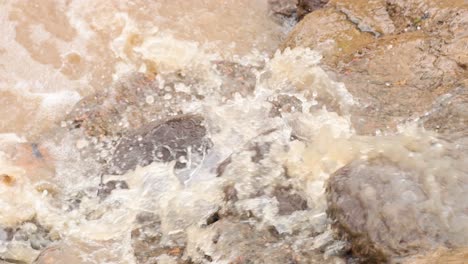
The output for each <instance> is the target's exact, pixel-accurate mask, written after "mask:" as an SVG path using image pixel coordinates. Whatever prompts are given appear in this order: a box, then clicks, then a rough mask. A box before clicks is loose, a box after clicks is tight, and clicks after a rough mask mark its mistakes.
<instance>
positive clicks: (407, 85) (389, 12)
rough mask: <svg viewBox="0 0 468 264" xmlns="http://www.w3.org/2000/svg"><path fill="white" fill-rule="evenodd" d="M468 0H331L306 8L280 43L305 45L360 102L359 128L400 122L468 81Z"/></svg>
mask: <svg viewBox="0 0 468 264" xmlns="http://www.w3.org/2000/svg"><path fill="white" fill-rule="evenodd" d="M467 16H468V4H467V3H466V1H429V0H411V1H398V0H387V1H385V0H372V1H360V0H359V1H351V0H332V1H330V2H329V3H328V4H327V5H326V6H325V7H324V8H322V9H319V10H316V11H314V12H312V13H310V14H308V15H307V16H306V17H305V18H304V19H303V20H302V21H301V22H299V23H298V24H297V25H296V27H295V28H294V29H293V30H292V31H291V33H290V34H289V36H288V37H287V38H286V40H285V42H284V43H283V48H286V47H290V48H294V47H308V48H312V49H315V50H318V51H320V52H321V53H322V55H323V60H322V64H323V67H324V68H325V69H327V70H328V71H329V72H331V73H332V76H335V78H336V79H337V80H338V81H340V82H343V83H344V84H345V85H346V88H347V89H348V90H349V92H350V93H351V94H352V95H353V97H354V98H355V100H356V101H357V102H358V104H356V105H355V107H354V108H353V109H352V111H351V114H352V116H351V119H352V123H353V125H354V128H355V129H356V131H357V132H358V133H360V134H374V133H375V132H376V131H377V130H381V131H382V130H395V128H396V126H397V124H399V123H402V122H404V121H407V120H411V119H418V118H419V117H421V116H423V115H425V114H426V112H428V111H430V110H431V109H432V107H433V105H434V104H435V103H436V102H437V100H438V99H440V98H441V97H444V96H446V95H447V94H450V93H452V92H455V89H457V88H458V87H460V86H461V84H462V83H463V82H466V81H465V80H466V79H467V76H468V70H467V66H466V65H467V55H466V54H467V53H466V47H464V46H463V44H462V43H466V42H467V41H468V39H467V33H468V22H467V21H466V17H467Z"/></svg>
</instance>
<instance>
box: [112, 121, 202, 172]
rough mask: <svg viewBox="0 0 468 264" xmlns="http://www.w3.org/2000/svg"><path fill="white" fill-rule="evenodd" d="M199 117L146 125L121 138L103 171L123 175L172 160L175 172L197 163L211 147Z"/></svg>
mask: <svg viewBox="0 0 468 264" xmlns="http://www.w3.org/2000/svg"><path fill="white" fill-rule="evenodd" d="M202 122H203V118H202V117H201V116H197V115H181V116H176V117H173V118H170V119H167V120H165V121H156V122H152V123H149V124H147V125H145V126H143V127H141V128H140V129H138V130H136V131H134V132H133V133H131V134H130V135H128V136H125V137H123V138H122V140H121V141H120V143H119V144H118V145H117V148H116V150H115V152H114V154H113V156H112V159H111V160H110V162H109V166H108V168H107V171H106V172H107V173H109V174H123V173H125V172H126V171H128V170H133V169H135V168H136V166H146V165H148V164H150V163H151V162H153V161H159V162H170V161H173V160H175V161H176V165H175V167H176V168H178V169H181V168H185V167H189V166H192V165H195V164H197V163H198V162H200V160H201V159H202V158H203V156H204V155H205V154H206V152H207V151H208V150H209V148H210V147H211V142H210V140H209V139H208V137H207V131H206V128H205V127H204V125H203V123H202Z"/></svg>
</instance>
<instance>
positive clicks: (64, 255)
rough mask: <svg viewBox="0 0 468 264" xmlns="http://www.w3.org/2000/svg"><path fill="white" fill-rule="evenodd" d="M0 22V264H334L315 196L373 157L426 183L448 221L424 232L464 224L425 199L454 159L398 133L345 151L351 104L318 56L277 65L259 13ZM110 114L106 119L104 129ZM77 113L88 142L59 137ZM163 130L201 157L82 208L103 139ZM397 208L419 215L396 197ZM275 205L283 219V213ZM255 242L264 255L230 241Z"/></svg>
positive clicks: (48, 7) (131, 13) (270, 26)
mask: <svg viewBox="0 0 468 264" xmlns="http://www.w3.org/2000/svg"><path fill="white" fill-rule="evenodd" d="M0 5H1V8H0V34H1V35H2V39H1V40H0V77H1V78H0V177H1V178H0V208H1V210H0V263H3V262H6V263H10V262H11V263H70V264H71V263H190V262H189V260H190V261H192V263H210V262H214V263H259V262H258V261H255V260H251V261H253V262H242V261H244V260H242V256H244V258H249V255H248V254H253V253H252V252H251V251H252V250H253V251H256V250H258V251H259V252H260V251H261V252H263V253H262V254H263V255H262V258H263V259H264V260H262V261H265V262H264V263H276V262H272V261H269V260H268V259H269V257H271V256H269V255H274V254H273V253H274V252H278V251H281V250H283V249H282V248H284V247H286V246H287V247H288V250H290V251H291V252H293V253H291V254H293V255H294V254H295V253H297V256H296V257H295V260H296V261H298V262H297V263H309V262H307V259H308V258H309V259H311V258H316V259H317V261H319V262H317V263H343V261H344V260H343V259H342V258H341V256H340V253H339V252H340V250H343V249H341V247H344V245H343V242H342V241H339V240H334V239H333V238H332V236H331V233H330V230H329V220H328V219H327V216H326V213H325V210H326V200H325V195H324V192H325V187H324V186H325V185H324V183H325V182H326V180H327V178H328V177H329V176H330V175H331V174H332V173H334V172H335V171H336V170H337V169H339V168H341V167H342V166H344V165H346V164H348V163H349V162H350V161H352V160H354V159H357V158H363V157H377V156H384V157H386V158H388V159H391V160H392V161H394V162H398V163H399V164H401V166H403V167H405V168H407V169H409V170H413V171H417V172H418V173H422V174H424V175H430V176H427V178H428V179H427V180H424V182H425V184H426V185H425V186H424V190H425V191H426V192H427V193H429V194H430V197H431V198H430V199H429V201H430V202H428V203H430V205H427V206H428V208H439V207H440V203H442V201H443V202H444V203H452V204H454V205H456V204H457V203H458V204H459V206H454V208H453V210H454V211H455V213H454V212H445V214H444V215H443V216H441V217H442V218H443V219H444V221H445V223H446V225H447V226H448V230H449V231H447V232H449V233H450V234H449V235H450V236H453V237H454V239H455V240H456V239H459V240H460V241H463V239H465V238H464V237H463V236H462V235H461V234H463V233H464V231H465V232H466V231H467V230H468V226H467V223H468V219H465V218H463V217H454V215H457V214H456V212H457V210H464V209H463V208H465V207H464V206H466V203H467V202H466V201H464V200H463V199H461V197H462V195H461V194H460V196H457V197H458V199H460V200H457V199H452V200H451V198H447V199H446V198H445V197H442V196H443V195H441V194H440V192H439V191H440V190H439V187H438V185H437V183H438V182H441V181H443V182H444V184H445V185H444V186H446V187H447V186H448V187H447V188H452V189H451V190H453V192H457V191H460V189H459V188H458V187H457V179H464V178H463V177H465V178H466V174H467V163H466V162H464V161H466V158H465V157H464V156H462V157H460V155H459V150H458V149H459V148H460V145H459V143H453V142H448V141H443V140H440V139H438V138H437V137H436V135H435V134H434V133H432V132H426V131H423V130H421V129H420V128H418V127H417V126H416V125H415V124H411V123H409V124H401V126H400V127H399V132H398V133H397V134H388V135H386V134H382V133H381V134H377V135H376V136H362V135H357V134H356V133H355V130H354V128H353V126H352V124H351V122H350V115H351V113H350V109H351V107H353V106H354V105H355V104H357V102H356V100H354V98H353V96H352V95H351V94H350V93H349V92H348V91H347V89H346V87H345V86H344V85H343V84H342V83H338V82H335V81H333V80H332V79H331V78H330V77H329V75H328V74H327V72H326V71H324V70H323V69H322V68H321V67H320V66H319V63H320V59H321V56H320V54H319V53H317V52H315V51H313V50H309V49H303V48H295V49H286V50H284V51H282V52H281V51H279V50H277V48H278V46H279V44H280V43H281V40H282V39H283V38H284V37H285V35H286V34H287V32H288V30H289V29H290V25H287V24H285V25H279V24H278V23H276V22H275V21H273V19H272V18H271V17H270V16H269V15H268V6H267V3H266V1H263V0H253V1H252V0H241V1H239V0H237V1H234V0H222V1H219V0H204V1H183V0H170V1H169V0H161V1H144V0H133V1H109V0H103V1H82V0H79V1H78V0H77V1H75V0H72V1H65V0H64V1H61V0H57V1H52V0H30V1H16V0H11V1H0ZM233 76H234V77H233ZM139 83H145V85H147V86H144V87H148V88H147V89H146V90H139V88H138V87H139V86H138V85H139ZM119 85H120V86H119ZM119 87H120V88H119ZM122 87H123V88H122ZM119 89H120V90H119ZM95 94H98V95H97V96H95ZM132 96H133V97H132ZM122 97H125V98H124V99H122V100H124V101H125V100H127V101H125V102H127V103H128V104H127V105H124V106H123V107H122V108H119V109H121V111H120V110H119V111H120V112H119V113H118V114H116V115H117V117H116V119H113V118H114V117H113V116H112V114H109V115H106V114H108V113H107V112H106V111H107V109H110V108H111V107H113V106H115V105H117V104H122V100H121V98H122ZM83 98H94V99H95V100H96V101H95V102H93V99H89V100H88V101H90V102H88V103H85V106H84V108H86V110H87V111H88V110H89V111H94V110H93V109H94V108H98V109H100V110H96V111H99V113H104V114H103V116H104V118H103V119H102V120H100V121H99V120H98V121H96V120H94V121H90V122H101V123H99V124H98V126H101V125H102V127H104V128H103V130H105V133H101V134H100V133H99V132H96V131H97V130H93V129H95V127H93V124H91V123H90V124H87V123H86V121H85V123H84V125H83V126H82V127H81V128H77V129H71V128H70V127H73V125H74V123H73V122H74V121H76V116H73V114H71V115H70V114H69V113H70V111H72V109H75V110H76V109H77V108H76V107H75V108H74V106H75V104H76V103H77V102H79V101H80V100H81V99H83ZM96 98H97V99H96ZM85 100H86V99H85ZM119 100H120V101H119ZM82 107H83V106H82ZM99 107H101V108H99ZM78 108H79V107H78ZM90 109H91V110H90ZM79 110H80V109H78V110H76V111H78V112H79ZM180 113H183V114H190V115H196V116H200V117H202V120H203V121H202V125H203V127H204V128H206V131H205V130H203V131H204V132H203V133H204V134H206V135H203V136H204V139H203V142H204V143H203V144H202V145H203V146H202V147H203V148H204V149H203V150H193V149H190V148H195V146H189V149H188V150H187V151H186V152H184V153H185V156H181V157H180V156H177V157H176V159H172V160H168V161H170V162H152V163H151V164H144V165H145V166H138V167H137V168H136V169H135V170H133V169H129V170H128V171H127V170H125V171H120V173H118V175H111V174H115V173H107V172H109V170H107V171H106V170H104V172H105V173H104V175H103V182H104V183H109V182H111V181H113V183H114V184H115V183H117V184H123V185H125V186H124V187H122V186H121V187H122V188H121V189H119V188H117V189H115V190H108V193H107V194H106V196H105V197H103V196H98V195H97V193H98V191H99V190H98V189H99V186H100V185H99V184H100V183H101V172H102V170H103V167H105V166H109V164H110V163H112V162H113V166H117V167H120V164H115V163H116V161H115V160H112V159H113V158H114V157H113V155H120V154H119V152H115V148H116V144H118V142H120V140H121V139H120V136H121V135H122V134H125V133H127V131H133V130H134V129H137V128H139V127H142V126H143V125H144V124H146V123H148V122H153V121H157V120H159V119H161V120H166V119H167V118H168V117H171V116H176V115H178V114H180ZM73 118H75V119H73ZM87 129H88V130H87ZM137 140H142V139H141V138H138V139H137ZM143 140H144V139H143ZM206 142H207V143H206ZM205 143H206V144H205ZM457 144H458V145H457ZM198 147H199V146H198ZM131 150H132V149H131V148H127V149H124V150H123V152H127V151H128V152H130V151H131ZM132 153H133V152H132ZM159 154H160V155H161V157H162V156H163V155H164V153H156V156H157V155H159ZM192 154H193V157H192ZM131 155H133V154H131ZM124 157H125V156H124ZM103 162H107V165H103ZM117 162H118V163H122V162H126V161H125V160H117ZM179 162H180V163H182V164H188V165H184V166H182V168H178V164H179ZM140 165H142V164H140ZM123 167H125V166H123ZM446 175H451V176H452V178H445V176H446ZM442 179H443V180H442ZM452 179H453V180H452ZM460 181H462V180H460ZM462 182H463V181H462ZM395 184H397V183H395ZM402 186H403V187H402ZM404 186H405V183H398V184H397V187H398V188H400V189H401V188H405V187H404ZM461 190H463V189H461ZM101 191H102V190H101ZM289 192H291V193H289ZM282 193H287V195H286V194H285V196H286V198H284V199H282V198H281V197H282ZM362 195H363V196H369V197H370V196H372V195H375V193H372V190H367V191H366V190H364V191H363V194H362ZM394 195H395V196H398V195H400V193H399V191H398V190H395V194H394ZM403 195H407V196H408V199H409V200H411V199H413V200H414V201H416V200H417V199H418V194H417V193H413V192H411V188H409V189H408V191H407V192H405V193H403ZM234 196H235V199H234ZM288 199H290V200H291V199H292V200H294V199H296V200H295V201H294V203H295V204H294V205H292V207H295V209H294V210H291V209H290V208H288V207H287V206H286V207H285V208H286V209H285V208H282V206H283V204H284V203H287V202H288V201H285V200H288ZM298 204H300V206H299V208H297V206H298ZM394 209H395V207H392V206H390V205H389V206H388V208H386V210H388V212H389V214H392V213H395V215H398V212H393V211H392V210H394ZM230 210H232V211H236V212H237V213H238V214H239V215H240V216H238V220H232V219H236V216H231V215H230V214H232V213H230ZM285 211H286V212H285ZM244 213H245V214H246V215H247V216H244V215H243V214H244ZM249 215H250V216H251V215H254V217H253V218H251V217H250V216H249ZM461 215H463V214H461ZM213 217H214V218H216V219H215V220H212V219H213ZM230 217H232V218H230ZM218 218H221V220H219V219H218ZM207 219H208V220H207ZM210 219H211V220H210ZM225 219H231V220H229V221H231V222H230V223H229V224H228V223H225V222H223V221H227V220H225ZM239 219H240V220H239ZM236 221H237V222H236ZM212 222H215V223H216V225H217V226H216V225H212ZM246 223H248V224H250V227H249V228H251V227H252V226H253V227H254V228H253V229H251V230H254V231H244V229H243V228H245V227H244V225H245V224H246ZM223 224H224V225H223ZM241 224H242V226H241ZM210 225H211V227H210ZM213 226H215V227H213ZM150 227H152V228H150ZM271 227H273V228H274V230H275V231H274V232H273V233H274V235H271V236H272V237H273V238H271V241H270V240H268V239H267V240H268V241H267V242H265V241H263V240H261V239H260V238H251V237H248V236H247V237H248V238H245V237H242V236H241V235H240V233H242V232H244V233H249V232H254V233H255V232H256V231H255V230H257V231H258V232H264V231H259V230H263V229H268V230H270V229H271ZM249 230H250V229H249ZM155 232H156V233H157V235H155ZM223 232H224V233H223ZM270 233H271V232H270ZM259 234H260V233H259ZM236 235H238V236H240V237H236V238H231V237H235V236H236ZM283 235H284V236H285V237H286V238H284V239H283V238H281V239H278V236H283ZM261 236H263V235H259V237H261ZM265 236H267V235H265ZM142 237H143V238H142ZM213 237H217V240H216V242H213V241H214V238H213ZM138 239H140V240H138ZM145 239H147V240H148V241H150V242H148V241H145ZM223 239H224V240H223ZM236 239H237V240H236ZM248 239H251V240H252V241H254V242H252V243H251V244H248V243H247V244H245V243H244V244H243V240H245V241H248ZM262 239H263V238H262ZM137 240H138V241H137ZM156 240H157V242H154V241H156ZM218 240H219V241H218ZM322 240H326V241H327V242H326V246H323V245H322V246H321V244H320V243H322V242H321V241H322ZM151 241H152V242H151ZM151 243H153V244H157V243H160V244H159V245H162V246H160V248H158V246H154V247H155V248H156V249H155V248H152V247H151V246H152V244H151ZM255 243H258V244H260V248H261V249H257V248H256V246H258V245H256V244H255ZM323 243H325V242H323ZM246 247H252V249H251V251H248V250H246V249H245V248H246ZM317 248H321V252H322V253H320V254H317V255H314V256H308V255H306V253H304V252H308V251H310V249H317ZM262 250H263V251H262ZM148 252H149V253H148ZM246 252H250V253H246ZM337 252H338V253H337ZM241 255H242V256H241ZM2 261H3V262H2ZM183 261H186V262H183ZM301 261H302V262H301ZM321 261H323V262H321ZM326 261H328V262H326ZM278 263H286V262H282V261H279V262H278ZM291 263H296V262H291ZM314 263H315V262H314Z"/></svg>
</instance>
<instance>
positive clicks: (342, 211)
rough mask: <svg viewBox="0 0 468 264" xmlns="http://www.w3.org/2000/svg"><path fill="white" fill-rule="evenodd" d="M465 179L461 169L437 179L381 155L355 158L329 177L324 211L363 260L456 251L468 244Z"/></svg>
mask: <svg viewBox="0 0 468 264" xmlns="http://www.w3.org/2000/svg"><path fill="white" fill-rule="evenodd" d="M467 183H468V178H467V175H466V174H464V173H460V174H457V175H455V176H453V177H438V176H437V175H428V174H425V173H418V172H416V171H412V170H408V169H405V168H404V167H402V166H401V165H399V164H398V163H395V162H393V161H391V160H390V159H388V158H384V157H376V158H374V159H371V160H368V161H355V162H352V163H350V164H348V165H346V166H345V167H343V168H341V169H340V170H338V171H337V172H335V173H334V175H332V176H331V177H330V179H329V182H328V187H327V201H328V209H327V213H328V215H329V216H330V217H331V218H332V219H333V220H334V224H333V225H334V227H335V228H336V229H337V230H338V233H339V234H340V235H341V237H342V238H345V239H348V240H349V241H351V243H352V251H353V253H354V254H356V255H358V256H360V257H361V258H362V259H361V260H363V261H368V262H372V263H374V262H375V263H381V262H385V261H395V260H398V259H399V258H404V257H407V256H411V255H415V254H421V253H424V252H431V251H433V250H435V249H437V248H439V247H448V248H455V249H456V248H459V247H463V246H465V245H466V243H468V241H467V237H466V235H465V231H462V230H466V228H468V226H467V225H466V219H468V214H467V212H466V208H467V206H468V205H467V203H466V201H464V200H463V198H461V197H462V196H463V195H462V194H461V193H462V192H463V190H466V188H467V187H468V186H467ZM432 186H443V189H440V190H439V189H438V190H437V191H435V190H434V189H431V187H432ZM447 211H450V212H451V213H450V215H447V214H446V212H447ZM457 230H458V231H457Z"/></svg>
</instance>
